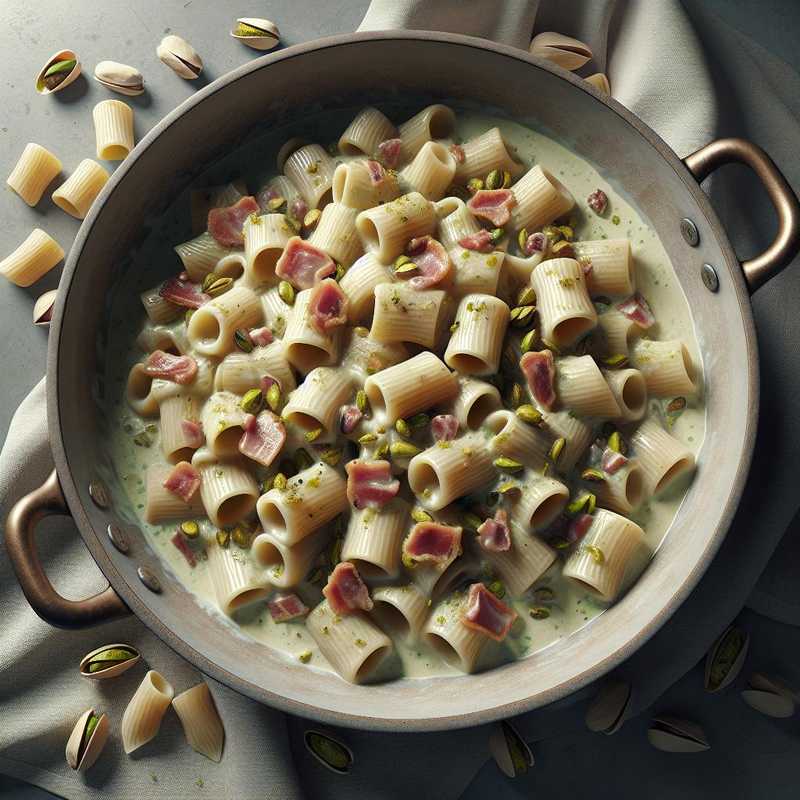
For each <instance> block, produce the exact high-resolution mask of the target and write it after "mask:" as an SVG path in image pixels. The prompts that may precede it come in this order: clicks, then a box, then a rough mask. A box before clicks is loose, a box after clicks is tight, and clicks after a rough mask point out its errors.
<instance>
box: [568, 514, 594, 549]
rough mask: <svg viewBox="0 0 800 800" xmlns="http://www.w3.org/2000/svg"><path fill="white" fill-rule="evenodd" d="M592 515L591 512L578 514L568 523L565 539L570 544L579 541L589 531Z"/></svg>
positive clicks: (592, 520)
mask: <svg viewBox="0 0 800 800" xmlns="http://www.w3.org/2000/svg"><path fill="white" fill-rule="evenodd" d="M593 522H594V517H593V516H592V515H591V514H578V516H577V517H575V518H574V519H573V520H572V521H571V522H570V523H569V528H568V529H567V541H568V542H570V543H571V544H574V543H575V542H579V541H580V540H581V539H583V537H584V536H586V534H587V533H588V532H589V528H591V527H592V523H593Z"/></svg>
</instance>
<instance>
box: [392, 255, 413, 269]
mask: <svg viewBox="0 0 800 800" xmlns="http://www.w3.org/2000/svg"><path fill="white" fill-rule="evenodd" d="M410 263H411V259H410V258H409V257H408V256H407V255H405V254H403V255H401V256H398V257H397V258H396V259H395V262H394V268H395V269H399V268H400V267H402V266H403V265H405V264H410Z"/></svg>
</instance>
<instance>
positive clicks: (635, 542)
mask: <svg viewBox="0 0 800 800" xmlns="http://www.w3.org/2000/svg"><path fill="white" fill-rule="evenodd" d="M646 547H647V545H646V543H645V538H644V532H643V531H642V529H641V528H640V527H639V526H638V525H637V524H636V523H635V522H632V521H631V520H629V519H627V518H626V517H622V516H620V515H619V514H615V513H614V512H613V511H605V510H603V509H598V510H597V512H596V513H595V518H594V522H593V523H592V526H591V528H589V531H588V533H587V534H586V536H584V537H583V539H582V540H581V544H580V545H579V546H578V548H577V549H576V550H575V552H574V553H573V554H572V555H571V556H570V557H569V558H568V559H567V562H566V564H564V571H563V574H564V577H566V578H571V579H572V580H574V581H577V582H578V583H579V584H580V585H581V586H582V587H584V588H587V589H589V590H590V591H591V592H592V594H594V595H597V596H599V597H600V598H601V599H602V600H605V601H606V602H609V603H610V602H611V601H613V600H614V599H615V598H616V596H617V594H618V593H619V589H620V587H621V586H622V582H623V579H624V577H625V571H626V568H627V567H628V564H629V563H630V562H632V561H633V560H634V559H635V558H636V556H637V555H638V552H637V551H641V549H643V548H646Z"/></svg>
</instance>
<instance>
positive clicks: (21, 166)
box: [6, 142, 61, 207]
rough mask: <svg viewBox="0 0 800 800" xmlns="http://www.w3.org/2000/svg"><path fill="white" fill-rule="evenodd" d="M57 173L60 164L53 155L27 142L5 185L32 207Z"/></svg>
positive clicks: (39, 146)
mask: <svg viewBox="0 0 800 800" xmlns="http://www.w3.org/2000/svg"><path fill="white" fill-rule="evenodd" d="M59 172H61V162H60V161H59V160H58V158H57V157H56V156H55V155H53V153H51V152H50V151H49V150H48V149H47V148H46V147H42V146H41V145H40V144H36V143H35V142H28V144H26V145H25V149H24V150H23V151H22V155H21V156H20V157H19V160H18V161H17V163H16V165H15V166H14V169H13V170H11V174H10V175H9V176H8V178H7V179H6V184H7V185H8V186H9V187H10V188H11V189H13V190H14V191H15V192H16V193H17V194H18V195H19V196H20V197H21V198H22V199H23V200H24V201H25V202H26V203H27V204H28V205H29V206H31V207H33V206H35V205H36V204H37V203H38V202H39V201H40V200H41V199H42V195H43V194H44V190H45V189H46V188H47V187H48V186H49V185H50V184H51V183H52V182H53V180H54V179H55V177H56V175H58V173H59Z"/></svg>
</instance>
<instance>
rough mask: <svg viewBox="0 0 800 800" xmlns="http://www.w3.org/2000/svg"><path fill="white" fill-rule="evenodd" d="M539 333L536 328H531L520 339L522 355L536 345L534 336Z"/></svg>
mask: <svg viewBox="0 0 800 800" xmlns="http://www.w3.org/2000/svg"><path fill="white" fill-rule="evenodd" d="M538 335H539V332H538V331H537V330H536V328H531V329H530V330H529V331H528V332H527V333H526V334H525V335H524V336H523V337H522V339H521V340H520V343H519V349H520V351H521V352H522V354H523V355H524V354H525V353H528V352H530V351H531V350H533V348H534V347H535V346H536V337H537V336H538Z"/></svg>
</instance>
